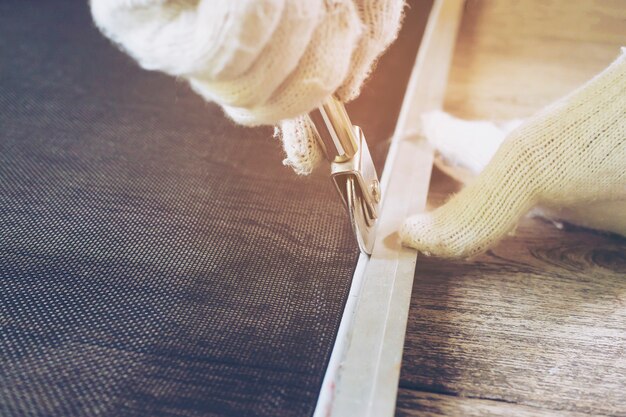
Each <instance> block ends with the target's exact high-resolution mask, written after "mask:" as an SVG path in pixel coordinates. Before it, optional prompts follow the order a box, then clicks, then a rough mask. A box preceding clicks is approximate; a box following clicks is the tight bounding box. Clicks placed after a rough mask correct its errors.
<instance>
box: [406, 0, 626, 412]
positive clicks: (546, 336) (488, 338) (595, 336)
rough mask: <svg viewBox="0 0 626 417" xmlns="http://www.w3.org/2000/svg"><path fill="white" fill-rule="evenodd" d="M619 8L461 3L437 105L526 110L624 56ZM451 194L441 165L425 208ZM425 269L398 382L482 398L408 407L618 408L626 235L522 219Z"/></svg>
mask: <svg viewBox="0 0 626 417" xmlns="http://www.w3.org/2000/svg"><path fill="white" fill-rule="evenodd" d="M625 4H626V3H624V2H623V1H617V2H615V1H595V2H576V3H572V2H567V1H564V0H550V1H539V0H528V1H524V2H516V1H512V0H511V1H504V0H502V1H489V0H484V1H477V0H469V2H468V5H467V8H466V12H465V13H466V14H465V15H464V21H463V24H462V27H461V31H460V36H459V39H458V42H457V52H456V54H455V59H454V61H453V68H452V71H451V75H450V79H449V84H448V90H447V93H446V101H445V109H446V110H447V111H449V112H452V113H454V114H456V115H458V116H461V117H465V118H490V119H505V118H515V117H525V116H528V115H530V114H532V113H533V112H535V111H537V110H539V109H540V108H541V107H543V106H544V105H546V104H548V103H550V102H552V101H553V100H555V99H557V98H559V97H561V96H563V95H565V94H567V93H569V92H570V91H571V90H573V89H574V88H576V87H578V86H579V85H580V84H582V83H583V82H585V81H586V80H588V79H589V78H591V77H592V76H593V75H595V74H596V73H597V72H599V71H600V70H602V69H603V68H604V67H605V66H606V65H608V64H609V63H610V62H611V61H612V60H613V59H614V58H615V57H616V56H617V54H618V53H619V46H620V44H621V43H622V42H623V40H624V39H626V7H624V5H625ZM458 189H459V186H458V185H456V184H454V183H452V182H451V181H450V180H446V179H445V178H444V177H443V176H442V175H441V174H440V173H436V174H435V175H434V177H433V182H432V183H431V195H430V199H429V206H431V207H436V206H438V205H440V204H441V203H443V202H444V201H445V199H446V198H447V197H448V196H449V194H450V193H452V192H455V191H457V190H458ZM419 265H420V267H419V269H418V271H417V273H416V276H415V282H414V287H413V297H412V302H411V312H410V321H409V324H408V329H407V339H406V344H405V353H404V362H403V369H402V375H401V388H402V389H403V390H413V391H419V390H422V391H427V392H438V393H445V394H450V395H449V396H448V397H450V398H455V397H454V396H462V397H473V398H477V399H480V400H468V399H464V398H461V399H457V400H451V399H450V398H445V399H441V398H438V399H436V401H437V402H438V404H439V405H433V404H432V401H435V400H432V401H431V400H424V399H423V398H422V399H419V400H415V401H413V400H411V401H408V400H406V398H405V402H404V403H402V401H403V400H400V401H401V404H403V405H402V407H403V409H405V411H404V412H406V413H409V411H406V410H407V409H411V410H412V411H411V412H412V413H414V414H416V415H429V414H428V413H429V412H432V413H433V414H432V415H438V414H446V415H448V414H451V415H472V413H473V414H474V415H485V414H489V412H491V413H492V414H495V415H501V414H507V412H506V410H504V409H502V410H500V409H499V408H502V407H504V406H503V405H502V404H506V403H515V404H516V408H515V412H512V413H511V412H509V413H508V414H512V415H524V412H526V411H528V412H530V414H529V415H543V414H546V413H547V414H549V415H552V413H556V411H554V410H559V413H561V412H573V413H590V414H593V415H626V239H623V238H620V237H616V236H608V235H602V234H599V233H595V232H591V231H588V230H584V229H580V228H574V227H566V228H565V229H564V230H559V229H557V228H555V227H553V225H552V224H550V223H548V222H545V221H542V220H539V219H530V218H528V219H525V220H523V221H522V222H521V224H520V225H519V227H518V229H517V231H516V233H515V236H512V237H509V238H507V239H505V241H503V242H502V243H501V244H499V245H498V246H497V247H496V248H495V249H493V250H492V251H490V252H488V253H487V254H485V255H482V256H480V257H477V258H475V259H473V260H471V261H442V260H437V259H431V258H421V259H420V264H419ZM403 393H405V394H406V395H413V396H415V395H418V396H420V395H422V396H423V395H428V394H420V393H416V392H412V393H411V392H408V391H403ZM488 399H491V400H496V401H488ZM443 400H445V401H444V402H446V404H447V405H446V406H442V405H441V402H442V401H443ZM482 401H488V402H487V403H483V402H482ZM450 404H452V405H450ZM455 404H456V405H455ZM456 406H458V407H462V408H454V407H456ZM520 406H521V407H531V408H517V407H520ZM449 407H452V408H449ZM485 407H487V409H485ZM490 407H495V408H493V409H489V408H490ZM432 409H434V410H435V411H432ZM520 410H521V411H520ZM534 410H537V412H536V413H535V412H534ZM542 410H543V411H542ZM500 411H502V412H500ZM408 415H410V414H408ZM565 415H569V414H567V413H566V414H565Z"/></svg>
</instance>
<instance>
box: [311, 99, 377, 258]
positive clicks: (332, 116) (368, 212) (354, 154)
mask: <svg viewBox="0 0 626 417" xmlns="http://www.w3.org/2000/svg"><path fill="white" fill-rule="evenodd" d="M309 116H310V118H311V122H312V123H311V125H312V126H313V127H314V128H315V129H316V130H317V133H318V136H319V142H320V145H321V147H322V149H323V150H324V153H325V154H326V158H327V159H328V160H329V161H330V162H331V178H332V180H333V182H334V184H335V186H336V187H337V191H338V192H339V195H340V196H341V199H342V200H343V203H344V205H345V207H346V209H347V210H348V214H349V216H350V223H351V224H352V230H353V231H354V234H355V236H356V240H357V242H358V244H359V248H360V249H361V252H364V253H366V254H368V255H369V254H371V253H372V249H373V247H374V239H375V231H376V223H377V219H378V212H379V205H380V197H381V191H380V183H379V182H378V176H377V175H376V169H375V167H374V163H373V161H372V157H371V155H370V152H369V149H368V147H367V143H366V142H365V136H363V132H362V131H361V129H360V128H359V127H358V126H353V125H352V123H351V122H350V118H349V117H348V113H347V112H346V109H345V107H344V105H343V103H342V102H341V101H339V100H337V99H336V98H334V97H330V98H329V99H327V100H326V101H325V102H324V103H323V104H322V105H321V106H320V107H319V108H318V109H317V110H315V111H313V112H312V113H311V114H310V115H309Z"/></svg>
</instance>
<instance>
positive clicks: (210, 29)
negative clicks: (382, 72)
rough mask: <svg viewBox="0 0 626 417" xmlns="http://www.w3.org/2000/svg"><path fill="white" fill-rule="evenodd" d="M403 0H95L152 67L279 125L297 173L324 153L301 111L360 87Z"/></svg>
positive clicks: (244, 115)
mask: <svg viewBox="0 0 626 417" xmlns="http://www.w3.org/2000/svg"><path fill="white" fill-rule="evenodd" d="M403 7H404V1H403V0H306V1H295V0H294V1H292V0H91V11H92V15H93V18H94V21H95V22H96V25H97V26H98V27H99V28H100V30H101V31H102V32H103V33H104V34H105V35H106V36H108V37H109V38H111V39H112V40H113V41H115V42H116V43H117V44H118V45H119V46H120V47H121V48H122V49H123V50H124V51H126V52H127V53H128V54H129V55H131V56H132V57H133V58H134V59H136V60H137V61H138V62H139V64H140V65H141V66H142V67H143V68H146V69H149V70H158V71H163V72H165V73H168V74H170V75H173V76H176V77H181V78H184V79H186V80H188V81H189V83H190V85H191V87H192V88H193V89H194V90H195V91H196V92H198V93H199V94H201V95H202V96H203V97H204V98H205V99H207V100H210V101H214V102H216V103H217V104H219V105H220V106H222V108H223V109H224V111H225V112H226V113H227V114H228V115H229V116H230V117H231V118H232V119H233V120H234V121H236V122H238V123H241V124H243V125H248V126H254V125H264V124H269V125H276V124H278V125H279V126H280V128H279V132H278V133H279V135H280V136H281V137H282V140H283V144H284V148H285V151H286V153H287V158H286V160H285V161H284V163H285V164H287V165H291V166H292V167H293V168H294V169H295V171H296V172H298V173H300V174H307V173H309V172H311V170H312V169H313V168H314V166H315V164H316V163H317V162H318V160H319V159H320V156H321V150H320V149H319V147H318V144H317V141H316V140H315V138H314V137H313V131H312V130H311V127H310V126H309V125H308V124H307V121H306V118H304V117H302V116H303V115H304V114H306V113H308V112H309V111H311V110H313V109H314V108H316V107H317V106H318V105H319V104H321V103H322V101H323V100H324V99H326V98H327V97H328V96H330V95H331V94H336V95H337V96H338V98H339V99H340V100H342V101H345V102H347V101H349V100H352V99H354V98H355V97H356V96H358V95H359V92H360V88H361V84H362V83H363V81H364V80H365V79H366V78H367V77H368V75H369V73H370V71H371V69H372V65H373V63H374V62H375V61H376V59H377V58H378V57H379V56H380V55H381V54H382V52H383V51H384V50H385V49H386V48H387V46H388V45H389V44H390V43H391V42H392V41H393V40H394V39H395V38H396V36H397V32H398V29H399V26H400V21H401V17H402V10H403Z"/></svg>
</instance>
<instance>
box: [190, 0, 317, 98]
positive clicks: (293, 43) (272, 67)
mask: <svg viewBox="0 0 626 417" xmlns="http://www.w3.org/2000/svg"><path fill="white" fill-rule="evenodd" d="M231 1H232V0H231ZM323 12H324V10H323V4H322V0H309V1H307V2H306V3H302V2H298V1H287V2H286V3H285V5H284V8H283V10H282V15H281V17H280V21H279V22H278V25H277V26H276V28H275V30H274V31H273V33H272V35H271V38H270V39H268V41H267V42H265V47H264V49H263V51H262V53H260V54H259V55H258V57H257V58H256V59H255V61H254V62H253V63H252V64H251V65H250V66H249V67H248V68H246V69H245V71H243V72H241V71H240V72H241V73H236V72H235V71H232V70H229V71H223V73H224V76H222V77H215V76H213V74H212V73H211V72H210V71H209V69H208V68H207V70H206V74H204V73H203V71H202V69H199V71H196V73H195V74H193V76H192V77H190V79H189V81H190V84H191V86H192V88H193V89H194V90H195V91H196V92H198V93H199V94H200V95H202V96H203V97H204V98H205V99H207V100H210V101H215V102H217V103H220V104H222V105H224V106H229V107H244V108H251V107H255V106H262V105H264V104H265V103H266V102H267V101H268V100H269V99H270V97H271V96H272V95H273V94H275V92H276V90H277V89H278V88H279V87H280V86H281V84H283V83H284V82H285V79H286V78H287V77H288V76H289V74H291V73H292V72H293V71H294V70H295V68H296V67H297V66H298V65H299V64H300V60H301V59H302V57H303V55H304V54H305V52H306V50H307V46H308V45H309V44H310V43H311V41H312V37H313V34H314V32H315V29H316V28H317V24H318V23H317V22H318V21H319V20H320V19H321V16H322V14H323ZM248 32H249V35H248V36H253V35H254V34H255V33H258V32H259V30H257V29H255V28H248ZM260 32H262V33H263V31H262V30H261V31H260ZM231 36H232V35H229V38H230V37H231ZM241 36H243V34H241ZM233 39H235V40H236V39H237V36H234V37H233ZM237 61H238V60H234V61H233V62H237ZM226 74H228V77H226V76H225V75H226Z"/></svg>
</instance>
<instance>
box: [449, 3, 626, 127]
mask: <svg viewBox="0 0 626 417" xmlns="http://www.w3.org/2000/svg"><path fill="white" fill-rule="evenodd" d="M624 42H626V2H624V1H623V0H618V1H613V0H600V1H575V2H572V1H570V0H547V1H546V0H524V1H513V0H468V2H467V4H466V8H465V12H464V15H463V22H462V25H461V28H460V33H459V40H458V43H457V46H456V49H455V56H454V60H453V63H452V70H451V72H450V80H449V83H448V90H447V94H446V101H445V108H446V110H447V111H450V112H452V113H454V114H456V115H459V116H461V117H464V118H468V119H473V118H477V119H482V118H484V119H508V118H517V117H526V116H529V115H531V114H532V113H534V112H535V111H537V109H539V108H541V107H543V106H545V105H547V104H549V103H550V102H552V101H554V100H556V99H558V98H559V97H561V96H562V95H563V94H564V93H567V92H569V91H571V90H572V89H574V88H576V87H578V86H579V85H580V84H582V83H584V82H585V81H587V80H588V79H589V78H591V77H592V76H593V75H594V74H596V73H598V72H599V71H601V70H602V69H603V68H604V67H605V66H606V65H608V64H609V63H610V62H611V61H612V60H613V59H615V57H617V55H618V53H619V46H620V45H623V44H624Z"/></svg>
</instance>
